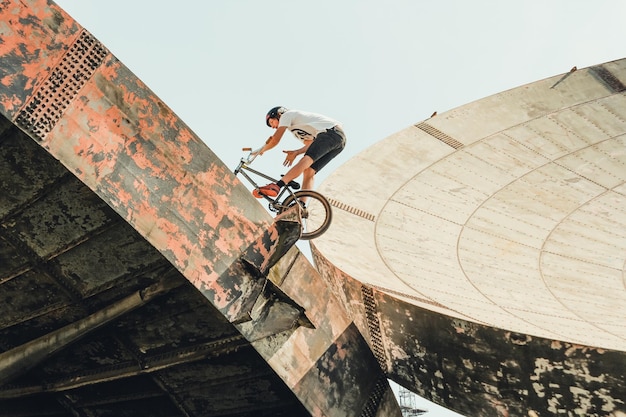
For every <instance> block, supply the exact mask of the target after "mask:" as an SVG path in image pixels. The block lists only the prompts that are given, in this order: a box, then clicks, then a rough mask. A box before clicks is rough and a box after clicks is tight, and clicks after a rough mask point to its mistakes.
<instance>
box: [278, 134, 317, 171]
mask: <svg viewBox="0 0 626 417" xmlns="http://www.w3.org/2000/svg"><path fill="white" fill-rule="evenodd" d="M312 143H313V141H312V140H307V141H305V142H304V146H303V147H301V148H300V149H296V150H295V151H283V152H284V153H286V154H287V156H285V162H283V165H284V166H286V167H290V166H291V165H292V164H293V161H294V160H295V159H296V157H297V156H298V155H302V154H303V153H305V152H306V151H307V149H309V146H311V144H312Z"/></svg>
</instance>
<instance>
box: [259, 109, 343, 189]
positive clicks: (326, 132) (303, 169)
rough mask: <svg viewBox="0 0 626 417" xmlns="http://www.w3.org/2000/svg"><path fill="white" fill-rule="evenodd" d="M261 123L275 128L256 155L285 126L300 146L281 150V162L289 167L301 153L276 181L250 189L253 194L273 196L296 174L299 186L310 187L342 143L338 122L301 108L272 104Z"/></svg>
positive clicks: (275, 142)
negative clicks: (291, 149)
mask: <svg viewBox="0 0 626 417" xmlns="http://www.w3.org/2000/svg"><path fill="white" fill-rule="evenodd" d="M265 123H266V124H267V125H268V126H269V127H271V128H272V129H276V132H274V134H273V135H272V136H270V138H269V139H268V140H267V141H266V142H265V145H263V147H262V148H261V149H260V150H259V155H263V153H264V152H266V151H268V150H270V149H272V148H273V147H275V146H276V145H278V143H279V142H280V140H281V139H282V137H283V134H284V133H285V130H287V129H288V130H289V131H291V133H293V135H294V136H295V137H296V138H298V139H300V140H301V141H302V143H303V144H304V146H302V147H301V148H300V149H296V150H293V151H283V152H284V153H286V154H287V156H286V157H285V161H284V162H283V165H284V166H288V167H290V166H291V165H292V164H293V162H294V160H295V159H296V157H297V156H298V155H302V154H304V156H303V157H302V158H301V159H300V161H298V163H297V164H295V165H294V166H293V167H291V169H290V170H289V171H287V173H286V174H285V175H284V176H283V177H282V179H281V180H280V181H278V182H276V183H272V184H267V185H264V186H263V187H259V190H258V192H257V190H254V191H253V194H254V196H255V197H257V198H262V195H261V194H263V195H266V196H268V197H275V196H277V195H278V192H279V191H280V189H281V188H282V187H284V186H285V184H289V182H290V181H291V180H293V179H295V178H297V177H298V176H300V174H303V176H302V188H303V189H307V190H311V189H312V188H313V183H314V178H315V174H316V173H317V172H319V171H320V169H322V168H323V167H324V166H326V164H328V163H329V162H330V161H331V160H332V159H333V158H334V157H336V156H337V155H338V154H339V153H340V152H341V151H342V150H343V148H344V147H345V146H346V135H345V134H344V132H343V130H342V128H341V124H340V123H339V122H338V121H336V120H333V119H331V118H329V117H326V116H323V115H321V114H316V113H309V112H305V111H301V110H288V109H286V108H284V107H282V106H277V107H274V108H272V109H271V110H270V111H269V112H268V113H267V115H266V116H265Z"/></svg>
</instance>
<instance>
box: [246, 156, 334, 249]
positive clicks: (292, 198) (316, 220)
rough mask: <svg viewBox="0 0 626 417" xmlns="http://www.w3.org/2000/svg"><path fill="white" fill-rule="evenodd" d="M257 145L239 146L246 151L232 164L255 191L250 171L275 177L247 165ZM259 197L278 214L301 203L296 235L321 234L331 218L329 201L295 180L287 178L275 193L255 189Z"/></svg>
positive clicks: (255, 185)
mask: <svg viewBox="0 0 626 417" xmlns="http://www.w3.org/2000/svg"><path fill="white" fill-rule="evenodd" d="M259 150H260V149H257V150H254V151H253V150H252V148H243V149H242V151H244V152H248V154H247V155H246V156H244V157H242V158H241V160H240V161H239V165H237V168H235V175H240V174H241V176H243V177H244V178H245V179H246V180H247V181H248V182H249V183H250V185H252V186H253V187H254V188H255V189H256V190H257V192H258V190H259V185H258V184H257V182H256V181H254V179H253V178H252V177H251V176H250V175H249V173H250V174H254V175H255V176H257V177H260V178H264V179H266V180H268V181H270V182H274V183H275V182H277V181H278V180H276V179H274V178H272V177H270V176H269V175H267V174H264V173H262V172H260V171H257V170H255V169H253V168H250V164H251V163H252V161H254V159H255V158H256V157H257V155H258V153H259ZM259 194H260V195H261V196H262V197H263V199H265V200H266V201H267V202H268V208H269V210H270V211H271V212H273V213H276V214H280V213H282V212H284V211H285V210H287V209H288V208H290V207H292V206H293V205H294V204H300V207H301V210H300V212H301V223H302V235H301V236H300V239H302V240H310V239H314V238H316V237H318V236H320V235H322V234H323V233H324V232H325V231H326V230H328V227H329V226H330V222H331V220H332V210H331V206H330V203H329V202H328V200H327V199H326V197H324V196H323V195H322V194H320V193H318V192H317V191H313V190H300V184H299V183H297V182H296V181H290V182H289V184H286V185H285V186H284V187H282V188H281V189H280V190H279V191H278V195H277V196H276V197H269V196H266V195H264V194H262V193H259Z"/></svg>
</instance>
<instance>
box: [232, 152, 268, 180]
mask: <svg viewBox="0 0 626 417" xmlns="http://www.w3.org/2000/svg"><path fill="white" fill-rule="evenodd" d="M261 149H263V148H259V149H255V150H252V148H241V150H242V151H244V152H248V155H246V156H244V157H242V158H241V160H240V161H239V165H238V166H237V168H236V169H235V174H237V173H238V172H239V170H240V169H241V167H242V166H243V165H248V164H250V163H252V161H254V160H255V159H256V157H257V156H259V152H261Z"/></svg>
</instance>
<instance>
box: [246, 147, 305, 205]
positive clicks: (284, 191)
mask: <svg viewBox="0 0 626 417" xmlns="http://www.w3.org/2000/svg"><path fill="white" fill-rule="evenodd" d="M243 150H244V151H249V152H250V153H249V154H248V157H246V158H241V160H240V161H239V165H237V168H235V175H239V174H241V175H242V176H243V177H244V178H245V179H246V180H247V181H248V182H249V183H250V185H252V186H253V187H254V188H255V189H257V190H258V189H259V184H257V182H256V181H254V179H253V178H252V177H251V176H250V175H248V172H250V173H252V174H254V175H256V176H258V177H261V178H264V179H266V180H268V181H270V182H274V183H275V182H277V181H278V180H277V179H275V178H272V177H270V176H269V175H267V174H264V173H262V172H260V171H257V170H256V169H254V168H250V166H249V164H250V163H252V161H254V159H255V158H256V157H257V155H258V149H257V150H255V151H252V149H251V148H244V149H243ZM292 186H293V184H292V183H289V184H287V185H286V186H285V187H283V188H281V190H280V192H279V193H278V195H277V196H276V197H274V198H272V197H268V196H266V195H263V194H261V195H262V196H263V198H264V199H265V200H267V201H268V202H269V204H270V208H271V209H272V210H273V211H279V210H280V209H281V208H284V207H282V204H281V203H279V202H280V201H281V200H282V199H283V197H285V198H286V197H287V196H289V195H290V196H292V197H293V196H294V194H293V191H292V189H291V187H292ZM285 194H287V195H285Z"/></svg>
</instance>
